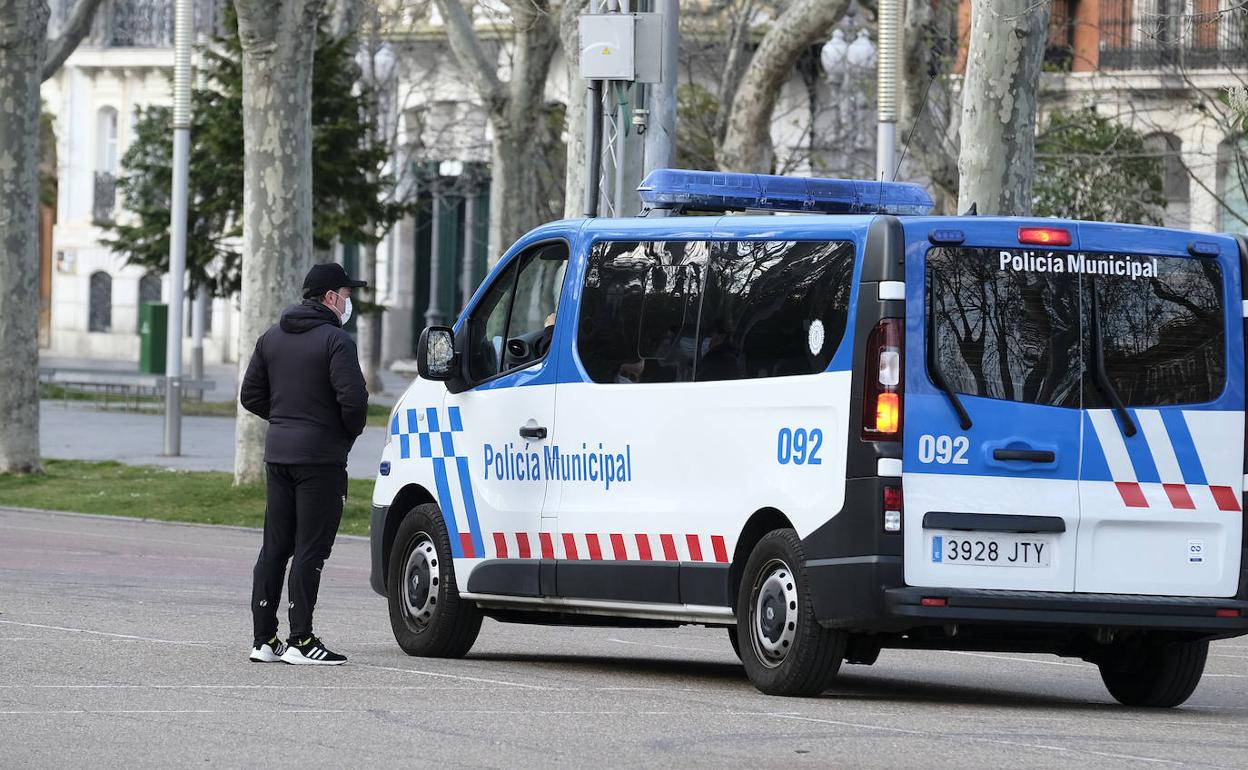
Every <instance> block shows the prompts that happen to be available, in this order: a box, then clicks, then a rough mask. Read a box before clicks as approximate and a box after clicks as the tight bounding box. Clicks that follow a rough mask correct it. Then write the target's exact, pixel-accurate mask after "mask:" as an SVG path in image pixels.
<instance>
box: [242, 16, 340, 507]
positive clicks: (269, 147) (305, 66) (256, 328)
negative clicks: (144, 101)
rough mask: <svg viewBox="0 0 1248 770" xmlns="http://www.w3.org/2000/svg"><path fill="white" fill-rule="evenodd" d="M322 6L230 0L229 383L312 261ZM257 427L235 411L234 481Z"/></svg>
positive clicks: (259, 445) (256, 450)
mask: <svg viewBox="0 0 1248 770" xmlns="http://www.w3.org/2000/svg"><path fill="white" fill-rule="evenodd" d="M322 2H323V0H281V2H274V1H273V0H235V3H234V5H235V8H236V9H237V10H238V31H239V38H240V40H241V42H242V46H243V148H244V150H243V260H242V292H241V314H240V316H241V318H240V322H239V351H240V354H239V357H238V361H239V381H240V382H241V381H242V375H243V373H244V372H245V371H246V370H247V363H248V361H249V359H250V357H251V352H252V350H254V348H255V344H256V339H257V338H258V337H259V336H260V335H261V334H263V333H264V331H265V330H266V329H268V328H269V326H271V325H272V324H274V323H276V322H277V320H278V316H279V314H280V313H281V311H282V308H283V307H285V306H286V305H289V304H292V303H294V302H296V301H298V299H299V288H300V286H301V284H302V281H303V277H304V274H305V273H306V272H307V269H308V267H309V266H310V265H311V257H312V54H313V51H314V50H315V46H316V22H317V15H318V14H319V13H320V10H321V6H322ZM267 427H268V426H267V424H266V423H265V422H264V421H263V420H261V419H260V418H258V417H256V416H254V415H252V414H251V413H250V412H247V411H246V410H244V409H243V408H242V407H241V405H240V406H239V408H238V423H237V426H236V428H235V433H234V483H235V484H247V483H255V482H259V481H260V479H262V478H263V476H264V437H265V431H266V429H267Z"/></svg>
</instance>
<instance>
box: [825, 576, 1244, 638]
mask: <svg viewBox="0 0 1248 770" xmlns="http://www.w3.org/2000/svg"><path fill="white" fill-rule="evenodd" d="M806 572H807V576H808V578H809V579H810V585H811V596H812V598H813V599H814V602H813V603H814V605H815V606H814V609H815V616H816V617H817V618H819V622H820V624H822V625H824V626H827V627H829V628H844V629H848V630H853V631H864V632H884V633H887V632H899V631H906V630H908V629H912V628H918V627H922V626H941V625H951V624H959V625H998V626H1000V625H1008V626H1024V625H1026V626H1047V627H1051V628H1055V627H1061V628H1072V627H1084V628H1087V627H1100V628H1139V629H1155V630H1167V631H1187V632H1194V633H1199V634H1206V635H1208V636H1210V637H1230V636H1239V635H1241V634H1245V633H1248V601H1246V600H1244V599H1240V598H1231V599H1220V598H1206V597H1188V596H1146V595H1136V594H1080V593H1064V592H1056V591H999V590H986V589H971V588H939V587H916V586H907V585H905V582H904V580H903V579H902V563H901V557H899V556H866V557H855V558H852V559H824V560H811V561H809V562H807V565H806ZM1240 595H1241V596H1243V595H1244V592H1243V591H1242V590H1241V591H1240ZM924 600H927V601H926V602H925V601H924ZM942 600H943V601H942ZM1219 610H1222V611H1223V613H1224V614H1225V613H1226V612H1227V611H1235V612H1238V617H1219V615H1218V611H1219Z"/></svg>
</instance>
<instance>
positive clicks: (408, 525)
mask: <svg viewBox="0 0 1248 770" xmlns="http://www.w3.org/2000/svg"><path fill="white" fill-rule="evenodd" d="M386 596H387V598H388V600H389V604H390V628H391V629H392V630H393V631H394V638H395V641H397V642H398V643H399V646H400V647H402V648H403V651H404V652H406V653H407V654H408V655H418V656H421V657H426V658H459V657H463V656H464V655H465V654H467V652H468V650H470V649H471V648H472V643H473V642H475V641H476V639H477V633H478V632H479V631H480V630H481V610H479V609H478V608H477V606H476V605H475V604H473V603H472V602H469V601H465V600H464V599H461V598H460V596H459V588H458V586H457V585H456V582H455V564H454V561H453V560H452V558H451V540H450V537H449V535H447V532H446V525H445V524H443V523H442V514H441V512H440V511H439V510H438V506H436V505H434V504H432V503H427V504H425V505H418V506H416V508H414V509H413V510H412V512H411V513H409V514H408V515H407V518H405V519H403V523H402V524H400V525H399V531H398V532H397V533H396V534H395V537H394V545H393V546H392V547H391V550H390V569H389V574H388V575H387V576H386Z"/></svg>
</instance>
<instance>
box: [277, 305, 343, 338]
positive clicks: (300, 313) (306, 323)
mask: <svg viewBox="0 0 1248 770" xmlns="http://www.w3.org/2000/svg"><path fill="white" fill-rule="evenodd" d="M323 324H329V325H330V326H339V325H340V324H339V323H338V316H337V315H335V314H334V311H332V310H330V309H329V308H327V307H325V305H323V304H321V303H320V302H318V301H317V300H314V299H305V300H304V301H303V302H300V303H299V304H298V305H291V306H290V307H288V308H286V309H285V310H283V311H282V321H281V324H280V326H281V328H282V331H284V332H288V333H290V334H303V333H304V332H306V331H311V330H312V329H315V328H316V327H318V326H321V325H323Z"/></svg>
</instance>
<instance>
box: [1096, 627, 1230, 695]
mask: <svg viewBox="0 0 1248 770" xmlns="http://www.w3.org/2000/svg"><path fill="white" fill-rule="evenodd" d="M1208 654H1209V642H1207V641H1201V642H1155V641H1154V642H1150V641H1145V642H1143V643H1140V644H1139V645H1137V646H1134V647H1131V648H1127V649H1125V650H1122V653H1121V654H1120V655H1115V656H1114V657H1113V658H1110V659H1106V660H1103V661H1101V662H1100V669H1101V679H1102V680H1103V681H1104V682H1105V687H1106V688H1107V689H1108V690H1109V694H1110V695H1112V696H1114V700H1116V701H1118V702H1119V703H1121V704H1122V705H1124V706H1145V707H1149V708H1171V707H1173V706H1178V705H1179V704H1181V703H1183V702H1184V701H1186V700H1187V699H1188V698H1189V697H1191V695H1192V692H1194V691H1195V690H1196V685H1198V684H1200V677H1201V675H1202V674H1204V673H1205V659H1206V657H1207V656H1208Z"/></svg>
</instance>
